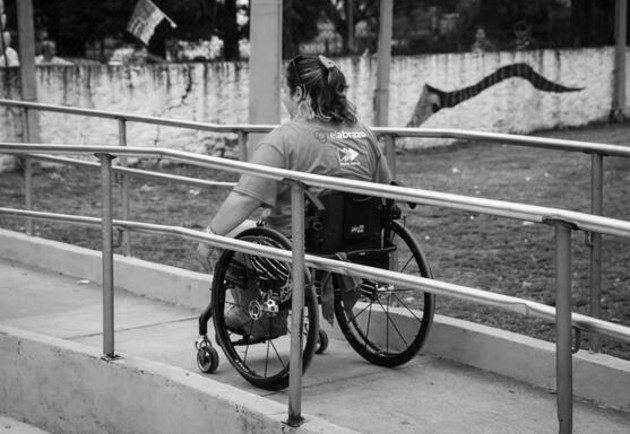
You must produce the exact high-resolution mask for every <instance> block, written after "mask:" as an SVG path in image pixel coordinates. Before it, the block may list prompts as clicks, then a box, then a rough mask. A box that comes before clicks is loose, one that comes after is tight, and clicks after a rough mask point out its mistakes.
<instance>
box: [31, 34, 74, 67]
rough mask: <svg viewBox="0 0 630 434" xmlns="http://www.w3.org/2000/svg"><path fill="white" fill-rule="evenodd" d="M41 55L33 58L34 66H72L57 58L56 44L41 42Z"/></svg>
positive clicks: (46, 41) (48, 41) (47, 41)
mask: <svg viewBox="0 0 630 434" xmlns="http://www.w3.org/2000/svg"><path fill="white" fill-rule="evenodd" d="M41 50H42V54H40V55H39V56H36V57H35V64H36V65H72V62H68V61H67V60H64V59H62V58H61V57H57V44H55V43H54V42H53V41H50V40H45V41H42V45H41Z"/></svg>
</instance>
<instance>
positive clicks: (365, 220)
mask: <svg viewBox="0 0 630 434" xmlns="http://www.w3.org/2000/svg"><path fill="white" fill-rule="evenodd" d="M317 200H318V201H319V206H318V205H317V204H315V203H313V202H316V201H315V200H314V201H311V202H310V203H309V206H308V207H307V215H306V219H305V222H306V230H305V242H306V251H307V252H309V253H314V254H324V255H326V254H334V253H338V252H352V251H357V250H364V249H378V248H380V247H381V243H382V241H381V229H382V227H383V209H384V206H383V199H381V198H378V197H371V196H363V195H358V194H352V193H344V192H337V191H325V192H323V193H322V194H320V195H319V196H318V197H317ZM322 208H323V209H322Z"/></svg>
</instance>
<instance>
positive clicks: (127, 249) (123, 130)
mask: <svg viewBox="0 0 630 434" xmlns="http://www.w3.org/2000/svg"><path fill="white" fill-rule="evenodd" d="M118 144H119V145H120V146H121V147H126V146H127V122H126V119H125V118H120V119H118ZM120 165H121V166H122V167H127V157H126V156H124V155H123V156H121V157H120ZM119 175H120V177H121V178H120V180H121V181H120V189H121V194H122V198H121V200H122V204H121V205H122V218H123V220H129V219H130V217H131V211H130V198H129V175H127V174H126V173H122V174H119ZM122 251H123V254H124V255H125V256H131V234H130V232H129V231H127V230H123V232H122Z"/></svg>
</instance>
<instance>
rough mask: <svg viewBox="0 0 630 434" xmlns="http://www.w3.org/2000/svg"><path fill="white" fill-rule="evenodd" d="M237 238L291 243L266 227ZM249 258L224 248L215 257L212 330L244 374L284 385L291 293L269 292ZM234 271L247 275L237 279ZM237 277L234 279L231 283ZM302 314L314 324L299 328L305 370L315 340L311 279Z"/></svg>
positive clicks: (270, 385)
mask: <svg viewBox="0 0 630 434" xmlns="http://www.w3.org/2000/svg"><path fill="white" fill-rule="evenodd" d="M237 238H239V239H242V240H245V241H254V242H257V243H259V244H265V245H269V246H273V247H280V248H285V249H290V248H291V246H290V244H289V242H288V241H287V240H286V238H284V237H283V236H282V235H280V234H278V233H277V232H275V231H272V230H269V229H266V228H253V229H248V230H246V231H244V232H243V233H241V234H240V235H239V236H238V237H237ZM248 260H249V258H248V257H246V255H244V254H240V253H234V252H232V251H226V252H224V253H223V255H222V256H221V258H220V259H219V261H218V262H217V266H216V268H215V275H214V279H213V286H212V309H213V310H212V319H213V321H214V327H215V332H216V334H217V339H218V341H219V344H220V346H221V348H222V349H223V352H224V353H225V355H226V357H227V359H228V360H229V362H230V363H231V364H232V366H234V368H235V369H236V371H237V372H238V373H239V374H240V375H241V376H242V377H243V378H245V379H246V380H247V381H249V382H250V383H252V384H253V385H255V386H257V387H260V388H263V389H267V390H279V389H283V388H286V387H287V386H288V382H289V360H290V352H291V334H290V333H289V331H290V328H291V317H292V315H291V303H290V299H289V300H286V299H282V298H281V296H279V295H276V294H275V293H273V292H272V291H273V289H274V288H275V286H274V285H273V284H270V283H269V280H266V281H264V282H263V283H261V281H260V280H259V279H258V277H257V274H256V271H254V270H253V269H252V268H248V267H249V263H248V262H247V261H248ZM235 270H238V272H235ZM238 274H245V275H244V276H241V277H240V279H239V278H238V277H239V276H238ZM236 281H238V283H239V284H238V285H236V284H234V282H236ZM285 283H286V282H285ZM239 285H240V286H239ZM288 296H289V297H290V294H288ZM282 297H284V298H286V297H287V294H286V293H284V294H283V296H282ZM303 318H304V319H305V323H306V324H315V326H314V327H307V326H305V327H304V331H303V333H304V338H303V339H302V352H303V354H302V360H303V370H306V368H307V367H308V365H309V363H310V361H311V359H312V357H313V354H314V352H315V347H316V344H317V321H318V318H317V296H316V294H315V290H314V288H313V287H312V285H308V286H307V287H306V293H305V306H304V311H303Z"/></svg>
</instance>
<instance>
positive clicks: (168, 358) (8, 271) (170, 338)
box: [0, 261, 630, 434]
mask: <svg viewBox="0 0 630 434" xmlns="http://www.w3.org/2000/svg"><path fill="white" fill-rule="evenodd" d="M0 276H1V278H0V324H4V325H8V326H12V327H18V328H23V329H26V330H30V331H34V332H38V333H42V334H46V335H50V336H55V337H59V338H62V339H68V340H72V341H75V342H80V343H82V344H85V345H90V346H94V347H97V348H101V346H102V335H101V329H102V304H101V303H102V294H101V289H100V287H99V286H98V285H95V284H93V283H89V282H85V281H80V280H77V279H73V278H70V277H66V276H62V275H58V274H53V273H50V272H44V271H40V270H36V269H31V268H27V267H25V266H24V265H23V264H16V263H11V262H7V261H0ZM115 303H116V305H115V316H116V324H115V327H116V335H115V348H116V352H117V353H120V354H123V355H124V354H130V355H134V356H140V357H144V358H148V359H153V360H157V361H160V362H163V363H166V364H170V365H174V366H178V367H181V368H184V369H187V370H190V371H192V372H195V373H198V372H199V371H198V369H197V366H196V362H195V350H194V348H193V342H194V340H195V339H196V337H197V335H196V334H197V317H198V314H199V312H198V311H193V310H190V309H185V308H181V307H177V306H173V305H170V304H166V303H163V302H158V301H153V300H149V299H146V298H143V297H138V296H134V295H132V294H129V293H127V292H124V291H117V292H116V302H115ZM200 309H201V307H200ZM210 333H211V334H210V335H211V336H212V334H213V333H212V332H210ZM220 357H221V362H220V363H221V364H220V366H219V369H218V371H217V372H216V373H214V374H212V378H214V379H215V380H217V381H221V382H224V383H228V384H231V385H234V386H236V387H239V388H241V389H243V390H247V391H250V392H252V393H255V394H258V395H260V396H264V397H267V398H269V399H273V400H275V401H279V402H282V403H287V402H288V394H287V391H281V392H274V393H272V392H267V391H262V390H259V389H256V388H254V387H253V386H250V385H249V383H247V382H245V381H244V380H243V379H242V378H241V377H240V376H239V375H238V374H237V373H236V371H234V370H233V369H232V367H231V366H230V365H229V363H228V362H227V361H226V360H225V358H224V356H223V354H220ZM303 383H304V390H303V401H302V411H303V412H304V413H305V414H311V415H314V416H317V417H320V418H322V419H325V420H327V421H329V422H332V423H335V424H338V425H341V426H345V427H348V428H351V429H354V430H357V431H360V432H366V433H383V432H387V433H412V432H413V433H484V434H487V433H501V434H504V433H536V434H540V433H554V432H557V431H558V423H557V416H556V397H555V395H554V394H552V393H550V392H547V391H543V390H540V389H537V388H533V387H530V386H528V385H525V384H522V383H518V382H516V381H513V380H510V379H506V378H503V377H500V376H497V375H494V374H490V373H487V372H483V371H480V370H477V369H473V368H469V367H466V366H462V365H457V364H454V363H451V362H448V361H445V360H441V359H438V358H436V357H432V356H426V355H425V356H419V357H417V358H416V359H415V360H414V361H412V362H410V363H409V364H407V365H405V366H403V367H400V368H396V369H385V368H381V367H378V366H373V365H370V364H368V363H367V362H365V361H363V359H362V358H361V357H360V356H358V355H357V354H355V353H354V352H353V351H352V349H351V348H350V347H349V345H348V344H347V343H345V342H344V341H342V340H336V339H331V342H330V346H329V349H328V350H327V352H326V353H325V354H323V355H320V356H316V358H315V359H314V361H313V363H312V364H311V368H310V369H309V371H308V372H307V373H306V375H305V377H304V380H303ZM0 414H2V409H0ZM7 420H8V419H2V418H0V423H1V425H0V429H5V430H7V429H6V428H2V427H4V426H6V424H7V422H6V421H7ZM11 423H12V422H10V423H9V424H11ZM17 425H18V423H17V422H16V425H15V426H16V428H15V430H13V431H7V432H16V433H27V432H36V431H27V430H22V431H20V430H19V429H20V428H19V427H18V426H17ZM573 426H574V432H575V433H588V434H593V433H602V434H604V433H605V434H614V433H620V434H621V433H623V434H627V433H628V432H630V413H624V412H617V411H612V410H606V409H601V408H598V407H595V406H593V405H590V404H587V403H582V402H575V405H574V419H573ZM22 428H24V429H27V428H28V427H26V428H25V427H22ZM0 432H4V431H0Z"/></svg>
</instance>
